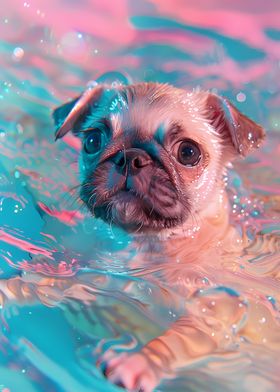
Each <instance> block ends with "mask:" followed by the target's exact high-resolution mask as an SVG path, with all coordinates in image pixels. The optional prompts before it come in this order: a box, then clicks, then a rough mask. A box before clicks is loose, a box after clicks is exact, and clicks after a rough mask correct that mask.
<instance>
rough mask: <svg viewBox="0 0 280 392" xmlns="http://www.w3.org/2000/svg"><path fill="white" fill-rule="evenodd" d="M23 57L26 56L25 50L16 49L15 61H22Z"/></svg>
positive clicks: (14, 53) (14, 51) (14, 52)
mask: <svg viewBox="0 0 280 392" xmlns="http://www.w3.org/2000/svg"><path fill="white" fill-rule="evenodd" d="M23 56H24V50H23V49H22V48H20V47H16V48H15V49H14V50H13V59H14V60H15V61H20V60H21V59H22V58H23Z"/></svg>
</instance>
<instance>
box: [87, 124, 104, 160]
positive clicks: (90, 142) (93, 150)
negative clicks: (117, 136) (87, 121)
mask: <svg viewBox="0 0 280 392" xmlns="http://www.w3.org/2000/svg"><path fill="white" fill-rule="evenodd" d="M105 140H106V135H105V134H104V132H103V131H102V130H101V129H99V128H94V129H92V130H90V131H88V133H87V135H86V137H85V139H84V150H85V152H86V153H88V154H97V153H98V152H99V151H100V150H101V149H102V148H103V147H104V145H105Z"/></svg>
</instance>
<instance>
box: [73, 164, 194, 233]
mask: <svg viewBox="0 0 280 392" xmlns="http://www.w3.org/2000/svg"><path fill="white" fill-rule="evenodd" d="M175 183H176V181H175V180H174V179H172V178H171V173H168V169H166V168H164V167H163V165H159V164H158V163H157V162H152V163H149V165H146V166H145V167H144V166H143V167H142V168H141V170H135V171H132V170H125V171H120V170H118V168H117V167H116V165H115V164H114V162H108V161H107V162H105V163H104V164H101V165H100V166H99V167H98V168H97V170H96V171H95V173H94V174H93V175H92V179H90V180H89V179H88V180H87V181H86V182H85V184H84V186H83V187H82V191H81V198H82V200H83V201H84V202H85V203H86V205H87V207H88V208H89V210H90V211H91V212H92V214H93V215H94V216H96V217H99V218H101V219H103V220H104V221H106V222H108V223H111V224H114V225H117V226H120V227H122V228H123V229H125V230H126V231H129V232H135V231H150V230H152V231H161V230H163V229H167V228H172V227H175V226H178V225H180V224H182V223H183V222H184V221H185V219H186V218H187V216H188V212H189V204H188V200H187V197H186V195H183V194H182V192H181V191H180V189H178V186H176V184H175Z"/></svg>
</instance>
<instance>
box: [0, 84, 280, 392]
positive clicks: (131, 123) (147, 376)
mask: <svg viewBox="0 0 280 392" xmlns="http://www.w3.org/2000/svg"><path fill="white" fill-rule="evenodd" d="M53 115H54V120H55V124H56V139H59V138H62V137H64V136H65V135H66V134H67V133H68V132H70V131H71V132H72V133H73V134H74V135H75V136H77V137H78V138H80V140H81V153H80V177H81V191H80V197H81V200H82V201H83V203H84V204H85V205H86V206H87V208H88V210H89V211H90V212H91V213H92V215H93V216H94V217H96V218H101V219H103V220H104V221H105V222H107V223H108V224H110V225H116V226H118V227H121V228H122V229H123V230H125V231H127V232H129V233H130V235H131V237H132V238H133V243H132V245H131V246H133V249H134V252H130V253H129V249H128V250H127V254H125V252H126V250H122V253H121V254H120V257H121V256H122V255H125V256H126V257H125V259H126V260H128V259H129V262H128V263H129V267H130V269H131V271H140V270H141V271H143V274H145V270H147V271H149V273H148V274H146V275H145V279H147V280H150V281H151V282H153V283H155V284H156V285H159V284H162V283H164V285H165V286H167V287H168V288H170V289H172V290H173V292H176V293H178V294H180V296H183V298H185V299H186V305H185V311H184V314H183V315H182V316H181V317H179V318H178V319H177V320H176V321H175V322H174V323H173V324H172V325H171V326H170V327H169V329H168V330H166V332H165V333H163V334H162V335H161V336H158V337H156V338H155V339H153V340H151V341H150V342H148V343H147V344H146V345H144V347H143V348H142V349H141V350H140V351H139V352H136V353H133V354H127V353H122V354H121V355H118V354H116V353H115V352H114V351H113V350H109V351H107V352H105V354H104V355H103V356H100V358H99V360H98V363H97V364H98V365H100V366H101V365H102V366H103V367H104V366H105V368H106V370H105V374H106V376H107V377H108V379H110V380H111V381H112V382H113V383H116V384H117V385H120V386H122V387H124V388H126V389H127V390H141V391H145V392H150V391H153V390H154V388H155V387H156V386H157V385H158V384H159V383H160V381H161V380H162V379H163V378H166V377H172V376H173V375H174V374H175V372H176V371H177V370H178V369H180V368H183V367H185V366H188V365H189V364H191V363H193V362H194V361H197V360H199V359H203V358H204V357H205V356H207V355H209V354H216V353H220V354H221V353H223V352H225V353H227V352H229V351H232V350H233V351H234V350H236V339H237V337H238V336H241V335H242V336H246V337H247V338H248V339H250V341H251V342H255V343H256V344H259V343H260V342H262V341H263V339H264V336H265V337H266V340H267V344H268V345H270V346H269V347H273V349H275V347H276V346H277V347H278V346H279V344H278V345H277V344H276V343H275V342H276V341H280V340H279V332H278V330H279V328H277V327H276V326H275V325H274V323H273V321H272V319H271V317H270V316H269V314H268V313H267V312H266V320H267V323H265V324H262V326H261V329H260V328H258V330H256V328H255V324H256V323H257V321H256V320H258V318H260V317H261V316H260V315H263V311H264V310H263V309H264V307H263V306H262V305H260V304H258V305H256V303H255V299H254V298H253V297H252V296H251V297H250V295H251V294H250V291H249V290H247V286H246V285H247V282H248V281H247V280H246V279H245V278H244V277H245V275H246V274H243V275H242V274H240V273H239V272H238V271H236V270H237V269H238V267H236V265H235V262H234V259H235V258H236V259H237V258H238V257H239V255H240V253H241V251H242V247H243V246H244V245H242V239H241V238H240V236H239V234H238V233H237V231H236V230H235V229H234V228H233V227H231V225H230V224H229V222H228V202H227V197H226V193H225V189H224V187H225V181H224V178H225V174H226V168H227V166H228V165H229V164H230V162H231V161H233V160H234V159H235V158H237V157H240V156H246V155H247V154H249V153H250V152H251V151H253V150H254V149H255V148H258V147H259V145H260V144H261V142H262V141H263V139H264V136H265V133H264V130H263V128H262V127H261V126H259V125H257V124H256V123H254V122H253V121H252V120H250V119H249V118H247V117H246V116H244V115H243V114H242V113H240V112H239V111H238V110H237V108H235V107H234V106H233V105H232V104H231V103H230V102H229V101H228V100H227V99H225V98H221V97H219V96H218V95H215V94H212V93H210V92H206V91H201V90H194V91H191V92H187V91H185V90H181V89H178V88H175V87H172V86H170V85H167V84H158V83H139V84H132V85H129V86H122V85H120V86H112V85H106V84H91V85H90V86H89V87H88V89H87V90H86V91H85V92H84V93H83V94H82V95H81V96H79V97H77V98H76V99H75V100H73V101H71V102H68V103H66V104H64V105H62V106H60V107H59V108H57V109H55V111H54V114H53ZM135 250H136V251H135ZM222 250H223V251H225V250H226V251H227V252H228V254H229V260H230V261H229V263H228V265H225V263H224V258H223V259H222V258H221V257H220V255H221V252H222ZM127 255H129V256H127ZM153 271H154V273H152V272H153ZM206 275H207V279H208V282H206V278H205V276H206ZM32 279H33V280H34V282H36V286H34V285H31V286H30V288H29V286H28V284H29V282H31V280H32ZM81 279H90V277H88V276H87V277H86V278H85V274H83V276H82V277H80V278H76V277H75V278H71V279H67V280H66V279H55V278H53V279H52V281H51V285H50V284H49V283H50V282H49V279H46V278H43V279H42V278H40V277H39V278H38V277H34V278H29V282H22V279H18V278H14V279H10V280H9V281H1V282H0V283H1V290H2V293H4V294H3V295H4V296H5V300H6V299H9V300H14V299H16V300H17V301H21V302H31V301H33V297H34V292H35V290H34V287H37V288H36V290H37V291H36V293H35V295H36V296H37V297H38V298H39V299H40V300H42V298H43V299H44V300H46V298H50V297H51V298H52V300H54V299H55V301H59V300H60V298H58V297H57V296H58V294H57V293H58V292H59V293H62V294H60V295H61V298H64V297H67V296H68V297H75V298H79V299H81V300H84V301H88V300H90V297H89V298H86V297H85V296H86V291H85V290H83V287H84V286H83V283H84V282H83V281H81ZM255 285H258V289H259V290H260V291H262V292H263V293H264V295H265V294H267V293H266V291H265V290H266V281H265V280H262V281H261V282H259V281H258V282H257V281H255ZM233 286H234V288H235V289H236V290H239V289H240V291H241V292H242V293H243V292H244V293H246V300H247V301H245V300H244V298H243V297H242V296H240V295H239V294H238V292H237V291H235V290H234V289H233V288H232V287H233ZM228 287H230V288H228ZM56 288H59V290H56ZM43 290H47V293H48V297H46V296H44V295H43V294H42V293H43ZM123 290H124V291H126V293H127V294H128V295H129V294H130V293H131V294H132V295H133V285H127V286H124V287H123ZM269 295H270V294H269ZM248 299H249V301H251V303H250V306H249V305H248ZM245 316H246V320H245ZM269 320H270V321H269ZM268 336H269V337H271V341H270V340H269V338H268ZM276 337H277V339H278V340H277V339H276ZM278 349H280V347H278Z"/></svg>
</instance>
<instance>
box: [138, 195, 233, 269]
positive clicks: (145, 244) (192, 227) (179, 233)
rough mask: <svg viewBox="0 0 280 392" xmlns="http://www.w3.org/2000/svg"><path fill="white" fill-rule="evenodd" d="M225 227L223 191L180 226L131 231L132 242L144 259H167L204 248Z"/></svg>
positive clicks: (226, 222) (226, 207) (147, 260)
mask: <svg viewBox="0 0 280 392" xmlns="http://www.w3.org/2000/svg"><path fill="white" fill-rule="evenodd" d="M217 200H218V202H217ZM228 228H229V223H228V201H227V197H226V195H225V194H224V193H223V194H222V197H220V198H219V199H216V201H215V202H213V203H211V204H209V205H208V206H207V208H205V209H204V210H203V212H201V213H198V212H197V213H195V214H194V215H193V216H192V217H190V219H189V220H187V221H186V222H185V223H184V224H183V225H181V226H178V227H176V228H173V229H167V230H164V231H161V232H158V233H156V232H150V233H144V234H143V233H142V234H135V235H133V242H134V245H136V247H137V248H138V250H139V253H138V255H139V256H140V258H143V259H144V258H145V259H146V262H151V261H153V262H154V261H157V260H160V262H164V261H166V262H168V261H170V259H174V258H178V257H179V256H182V257H183V258H184V259H185V258H186V257H187V255H194V254H198V253H200V252H201V251H202V250H203V251H204V250H206V249H207V248H208V247H209V246H210V247H211V244H214V243H218V242H219V241H220V240H221V239H223V238H224V237H225V235H226V232H227V230H228Z"/></svg>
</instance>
